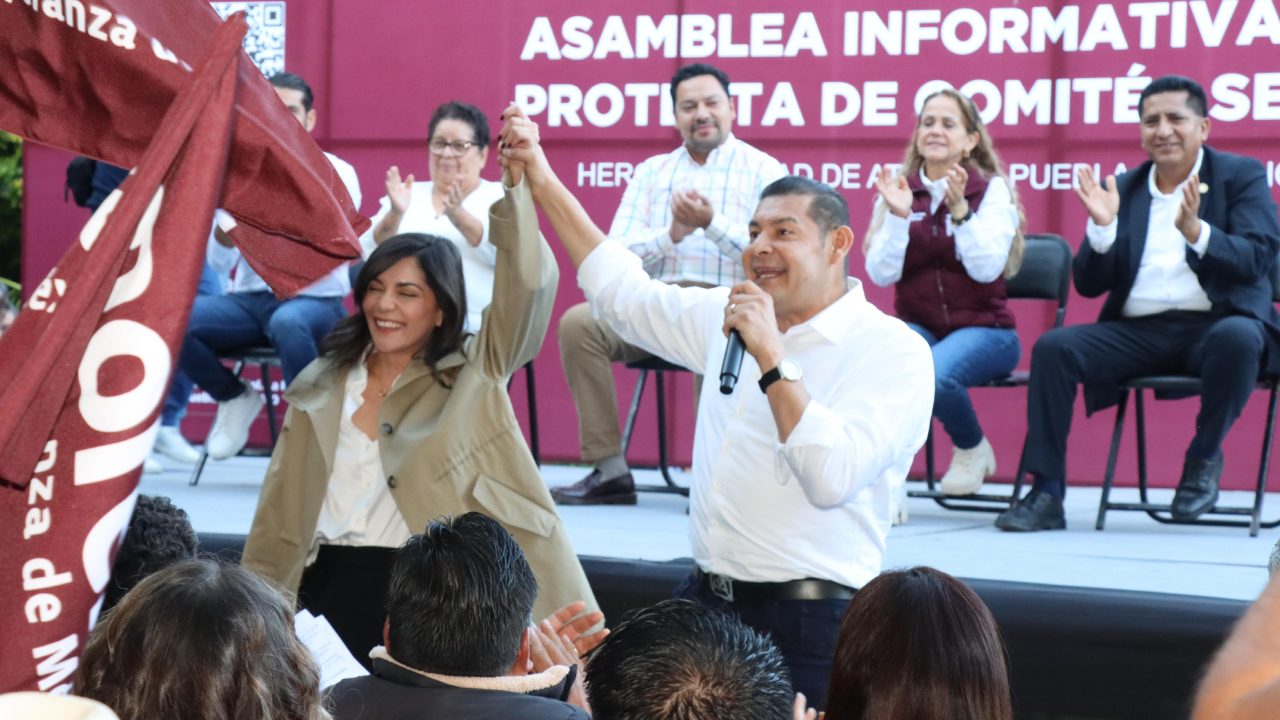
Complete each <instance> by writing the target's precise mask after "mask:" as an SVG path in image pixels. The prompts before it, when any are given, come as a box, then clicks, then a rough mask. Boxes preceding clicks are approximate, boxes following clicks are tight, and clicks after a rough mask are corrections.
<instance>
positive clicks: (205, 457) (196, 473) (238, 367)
mask: <svg viewBox="0 0 1280 720" xmlns="http://www.w3.org/2000/svg"><path fill="white" fill-rule="evenodd" d="M231 372H232V373H233V374H234V375H235V376H236V379H237V380H238V379H240V373H242V372H244V361H243V360H237V361H236V364H235V367H233V368H232V369H231ZM267 402H271V399H270V396H268V398H267ZM271 442H272V443H273V444H274V443H275V435H274V434H273V435H272V437H271ZM208 461H209V438H208V436H206V437H205V439H204V445H202V446H201V447H200V459H199V460H198V461H197V462H196V467H195V469H194V470H192V471H191V479H190V480H188V481H187V484H188V485H190V486H191V487H195V486H196V485H199V484H200V473H202V472H204V464H205V463H206V462H208Z"/></svg>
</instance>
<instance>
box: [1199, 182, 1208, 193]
mask: <svg viewBox="0 0 1280 720" xmlns="http://www.w3.org/2000/svg"><path fill="white" fill-rule="evenodd" d="M1208 192H1209V183H1200V194H1201V195H1204V194H1206V193H1208Z"/></svg>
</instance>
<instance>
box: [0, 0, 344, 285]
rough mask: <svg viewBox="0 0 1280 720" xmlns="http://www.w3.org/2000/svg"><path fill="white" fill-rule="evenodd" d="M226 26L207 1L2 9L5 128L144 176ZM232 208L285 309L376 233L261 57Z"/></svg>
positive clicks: (244, 85) (230, 188)
mask: <svg viewBox="0 0 1280 720" xmlns="http://www.w3.org/2000/svg"><path fill="white" fill-rule="evenodd" d="M221 23H222V21H221V19H219V17H218V15H217V13H215V12H214V11H213V8H211V7H210V6H209V3H208V1H207V0H93V1H92V2H89V0H2V1H0V28H3V31H0V128H3V129H4V130H8V131H9V132H11V133H14V134H16V135H20V136H22V137H24V138H27V139H29V140H34V141H36V142H39V143H43V144H45V145H51V146H53V147H57V148H62V149H64V150H70V151H72V152H75V153H79V154H81V155H88V156H90V157H94V158H98V159H100V160H106V161H107V162H109V163H111V164H113V165H119V166H121V167H127V168H131V167H134V166H135V165H137V164H138V161H139V159H140V158H141V157H142V155H143V152H144V151H146V149H147V147H148V146H149V145H150V143H151V139H152V137H154V136H155V134H156V131H157V128H158V124H159V122H160V118H161V117H163V116H164V114H165V110H166V109H167V108H168V107H169V104H170V103H171V102H173V99H174V95H175V94H176V93H177V91H178V89H179V88H182V87H185V86H186V84H187V82H188V80H189V79H190V77H191V72H190V67H189V65H190V64H194V63H195V62H196V58H197V57H199V56H200V54H201V53H202V52H203V51H204V48H205V47H206V46H207V45H208V43H209V40H210V39H211V38H212V37H213V34H214V32H215V31H216V30H217V29H218V27H219V25H220V24H221ZM235 71H236V73H237V74H238V75H239V80H240V89H239V91H238V97H237V100H236V108H235V115H234V127H235V129H234V133H233V145H232V151H231V157H230V160H229V164H228V167H227V183H226V189H225V194H224V195H223V198H222V201H221V207H223V208H225V209H226V210H227V211H228V212H230V213H231V214H232V215H233V216H235V218H236V220H237V227H236V230H235V231H233V232H232V233H231V236H232V238H233V239H234V240H235V241H236V243H237V244H238V245H239V246H240V249H241V250H242V251H243V252H244V256H245V259H246V260H247V261H248V262H249V264H250V265H251V266H253V268H254V270H257V271H258V274H260V275H261V276H262V277H263V279H265V280H266V281H267V283H268V284H269V285H270V286H271V287H272V288H274V289H275V290H276V292H277V293H279V294H280V295H281V296H287V295H291V294H293V293H294V292H297V291H298V290H300V289H302V288H304V287H306V286H307V285H309V284H310V283H311V282H313V281H315V280H318V279H319V278H321V277H323V276H324V275H325V274H326V273H328V272H329V271H330V270H332V269H333V268H334V267H336V266H338V265H339V264H342V263H344V262H347V261H349V260H351V259H354V258H357V257H359V254H360V250H359V245H358V244H357V242H356V238H357V237H358V236H359V234H360V233H362V232H364V231H365V230H366V229H368V227H369V221H368V219H366V218H364V217H362V216H361V215H360V214H359V212H358V211H357V209H356V208H355V206H354V205H353V204H352V202H351V198H350V196H349V195H348V194H347V190H346V187H345V186H344V185H343V184H342V181H341V179H340V178H339V177H338V175H337V172H336V171H334V169H333V166H332V165H331V164H330V163H329V161H328V160H327V159H326V158H325V157H324V154H323V153H322V152H321V151H320V148H319V147H317V146H316V144H315V141H314V140H312V139H311V137H310V135H308V134H307V132H306V130H305V129H303V127H302V125H301V124H300V123H299V122H298V121H297V120H296V119H294V117H293V116H291V115H290V114H289V112H288V111H287V110H286V109H285V107H284V105H283V103H281V102H280V99H279V98H278V97H277V96H276V94H275V91H274V89H273V88H272V87H271V84H270V83H268V82H267V80H266V79H265V78H264V77H262V73H261V72H259V70H258V69H257V67H255V66H254V65H253V62H252V61H251V60H250V59H249V58H248V56H245V55H241V56H240V58H239V59H238V61H237V67H236V70H235Z"/></svg>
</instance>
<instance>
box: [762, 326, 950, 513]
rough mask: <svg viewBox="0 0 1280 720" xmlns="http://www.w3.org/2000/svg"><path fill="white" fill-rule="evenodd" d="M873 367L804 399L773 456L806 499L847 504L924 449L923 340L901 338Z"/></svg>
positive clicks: (928, 365) (930, 382)
mask: <svg viewBox="0 0 1280 720" xmlns="http://www.w3.org/2000/svg"><path fill="white" fill-rule="evenodd" d="M877 358H878V359H877V360H876V361H875V363H874V366H870V365H868V366H865V367H860V368H851V369H850V372H856V373H860V374H861V375H862V381H861V382H858V383H851V384H848V385H846V386H845V387H844V388H843V389H842V390H840V391H838V392H836V393H835V394H834V395H833V396H832V397H829V398H827V404H825V405H824V404H823V403H820V402H818V401H817V400H810V401H809V404H808V405H807V406H806V407H805V410H804V414H803V415H802V416H801V418H800V422H799V424H797V425H796V427H795V428H794V429H793V430H792V431H791V434H790V435H789V436H788V437H787V441H786V442H785V443H779V444H778V446H777V455H778V458H779V459H780V460H781V462H783V463H785V464H786V466H787V469H788V470H790V474H791V475H792V476H794V477H795V478H796V479H797V480H798V481H799V483H800V486H801V487H802V488H803V490H804V493H805V497H807V498H808V500H809V502H810V503H812V504H813V505H814V506H816V507H820V508H833V507H837V506H839V505H842V504H844V503H847V502H849V501H850V500H852V499H853V497H854V496H855V495H857V494H858V493H859V492H861V491H862V490H863V489H864V488H866V487H868V486H869V485H871V484H872V483H874V482H875V481H876V480H877V479H878V478H880V477H881V476H882V475H884V474H885V472H886V471H888V470H889V469H890V468H891V467H893V466H894V464H895V463H897V462H899V461H900V460H901V459H902V458H904V457H910V456H911V455H913V454H914V453H915V452H916V451H917V450H919V448H920V447H921V446H922V445H923V444H924V440H925V437H926V436H927V434H928V432H929V419H930V417H931V416H932V414H933V387H934V378H933V360H932V356H931V355H930V352H929V347H928V345H926V344H925V342H924V340H923V339H921V338H919V337H918V336H915V337H905V338H904V339H903V340H902V342H901V343H900V346H899V347H898V348H896V349H895V350H893V351H892V352H887V353H885V354H884V355H882V356H877Z"/></svg>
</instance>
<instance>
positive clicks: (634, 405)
mask: <svg viewBox="0 0 1280 720" xmlns="http://www.w3.org/2000/svg"><path fill="white" fill-rule="evenodd" d="M648 379H649V371H648V370H641V371H640V377H639V378H637V379H636V391H635V392H634V393H632V395H631V407H630V408H628V409H627V424H626V426H625V427H624V428H623V429H622V454H623V456H625V455H626V454H627V449H628V448H630V447H631V433H632V432H633V431H634V430H635V429H636V415H638V414H640V400H641V399H643V398H644V385H645V381H646V380H648Z"/></svg>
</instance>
